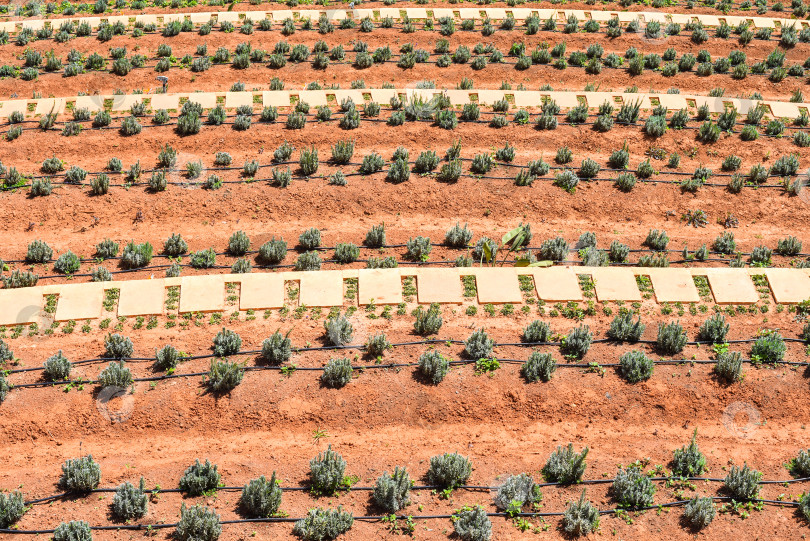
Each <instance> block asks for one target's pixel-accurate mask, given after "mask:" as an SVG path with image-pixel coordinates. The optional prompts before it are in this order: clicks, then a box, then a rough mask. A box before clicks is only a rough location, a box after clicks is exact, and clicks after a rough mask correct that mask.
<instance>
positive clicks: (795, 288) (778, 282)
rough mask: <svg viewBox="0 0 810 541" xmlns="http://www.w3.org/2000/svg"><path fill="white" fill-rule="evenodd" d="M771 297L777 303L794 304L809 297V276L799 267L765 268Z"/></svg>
mask: <svg viewBox="0 0 810 541" xmlns="http://www.w3.org/2000/svg"><path fill="white" fill-rule="evenodd" d="M765 276H766V277H767V278H768V284H769V285H770V286H771V293H773V298H774V299H775V300H776V302H777V303H779V304H795V303H799V302H802V301H806V300H807V299H810V276H808V275H807V272H805V271H803V270H801V269H766V270H765Z"/></svg>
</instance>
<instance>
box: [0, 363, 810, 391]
mask: <svg viewBox="0 0 810 541" xmlns="http://www.w3.org/2000/svg"><path fill="white" fill-rule="evenodd" d="M491 359H492V360H494V361H498V363H500V364H514V365H523V364H524V363H525V362H526V361H525V360H523V359H509V358H501V357H497V356H492V357H491ZM105 360H108V361H109V360H110V359H105ZM113 361H114V360H113ZM741 361H742V362H743V363H745V364H751V365H754V366H758V365H761V364H764V363H762V362H758V361H753V360H751V359H741ZM650 362H651V363H652V364H654V365H684V364H692V365H695V364H712V365H713V364H717V361H716V360H712V359H659V360H651V361H650ZM448 364H449V365H450V366H463V365H470V364H477V361H475V360H472V359H463V360H453V361H449V362H448ZM770 364H772V365H773V366H776V365H785V366H804V367H808V366H810V363H808V362H800V361H779V362H775V363H770ZM418 366H419V363H418V362H417V363H387V364H372V365H361V366H352V370H353V371H354V370H356V371H359V372H364V371H366V370H378V369H382V370H389V369H392V368H415V367H418ZM556 366H557V368H584V369H593V368H619V367H621V363H596V362H594V363H590V364H585V363H562V364H557V365H556ZM325 369H326V367H325V366H294V365H279V366H268V365H260V366H244V367H243V368H242V370H244V371H245V372H253V371H267V370H269V371H279V372H285V371H286V372H287V373H288V374H289V373H290V372H299V371H300V372H323V371H324V370H325ZM31 371H33V370H31ZM208 375H209V373H208V372H189V373H185V374H177V373H173V374H163V375H160V376H151V377H144V378H133V379H132V381H133V383H145V382H155V381H164V380H169V379H178V378H189V377H205V376H208ZM98 383H100V381H99V380H82V379H78V380H75V381H70V380H66V381H40V382H36V383H21V384H17V385H15V384H12V383H9V387H10V388H11V389H16V388H19V389H28V388H40V387H53V386H56V385H77V384H81V385H84V384H88V385H95V384H98Z"/></svg>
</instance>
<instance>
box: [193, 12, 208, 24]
mask: <svg viewBox="0 0 810 541" xmlns="http://www.w3.org/2000/svg"><path fill="white" fill-rule="evenodd" d="M211 15H213V14H212V13H211V12H205V13H192V14H191V15H189V19H191V22H193V23H194V24H205V23H207V22H208V21H210V20H211Z"/></svg>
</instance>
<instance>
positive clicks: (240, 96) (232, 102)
mask: <svg viewBox="0 0 810 541" xmlns="http://www.w3.org/2000/svg"><path fill="white" fill-rule="evenodd" d="M242 105H248V106H250V107H252V106H253V92H226V93H225V108H226V109H236V108H237V107H240V106H242Z"/></svg>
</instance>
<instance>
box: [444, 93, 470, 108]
mask: <svg viewBox="0 0 810 541" xmlns="http://www.w3.org/2000/svg"><path fill="white" fill-rule="evenodd" d="M444 93H445V94H446V95H447V97H448V98H450V103H451V104H453V105H466V104H468V103H470V91H469V90H445V91H444Z"/></svg>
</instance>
